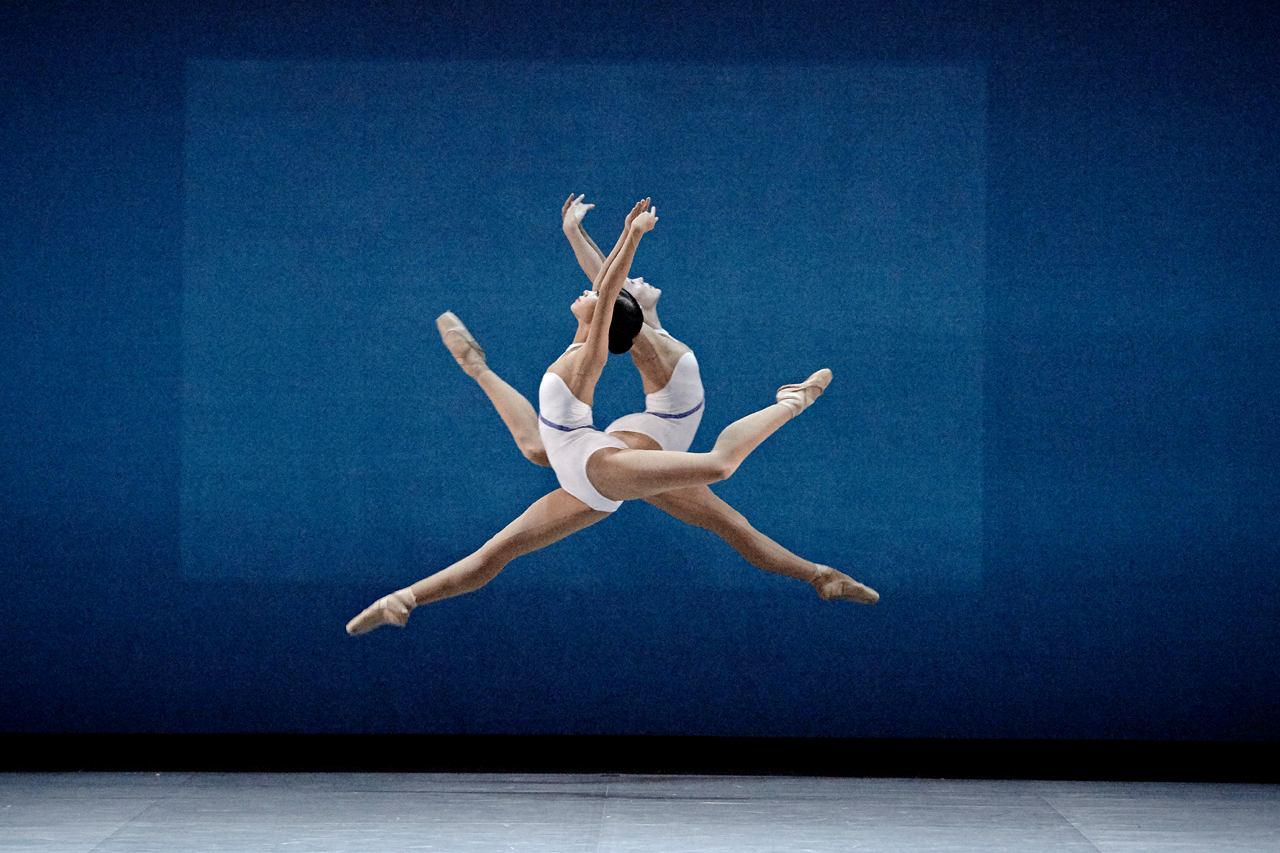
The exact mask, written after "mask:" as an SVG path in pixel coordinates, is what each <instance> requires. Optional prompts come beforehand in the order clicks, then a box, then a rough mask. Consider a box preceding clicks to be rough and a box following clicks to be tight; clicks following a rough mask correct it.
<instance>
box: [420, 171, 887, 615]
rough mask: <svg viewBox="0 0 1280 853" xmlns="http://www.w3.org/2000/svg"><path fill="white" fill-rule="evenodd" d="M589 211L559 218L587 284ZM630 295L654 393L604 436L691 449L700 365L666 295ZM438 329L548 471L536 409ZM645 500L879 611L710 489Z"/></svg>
mask: <svg viewBox="0 0 1280 853" xmlns="http://www.w3.org/2000/svg"><path fill="white" fill-rule="evenodd" d="M591 208H592V205H589V204H583V202H582V196H577V197H576V198H575V197H574V196H573V195H570V196H569V199H568V200H567V201H566V202H565V203H564V205H563V207H562V208H561V211H560V214H561V219H562V220H563V223H564V233H565V236H566V237H567V238H568V240H569V243H570V245H571V246H572V247H573V249H574V254H575V255H576V256H577V258H578V261H579V264H580V265H581V266H582V268H583V272H585V273H586V274H587V277H588V278H594V277H595V276H596V275H597V274H598V273H599V270H600V266H601V265H602V264H603V262H604V255H603V254H602V253H601V252H600V250H599V248H597V247H596V245H595V242H594V241H593V240H592V239H591V237H590V235H588V234H587V232H586V230H585V229H584V228H583V227H582V219H583V216H584V215H585V214H586V212H587V211H588V210H590V209H591ZM626 289H627V290H628V291H629V292H631V293H632V295H633V296H634V297H635V298H636V301H637V303H638V304H639V305H640V307H641V308H642V309H643V313H644V328H643V329H642V330H641V334H640V335H639V336H638V337H637V338H636V339H635V341H634V344H633V346H632V348H631V356H632V360H633V361H634V362H635V365H636V368H637V370H638V371H639V372H640V376H641V378H642V380H643V382H644V388H645V390H646V391H648V392H650V393H648V394H646V395H645V403H646V405H645V411H644V412H643V413H637V414H634V415H625V416H623V417H621V418H619V419H618V420H616V421H614V422H613V423H611V424H610V425H609V426H608V427H607V428H606V429H605V432H606V433H608V434H610V435H613V436H616V437H618V438H621V439H622V440H624V441H626V442H627V444H628V446H630V447H634V448H640V449H645V448H647V449H651V450H652V449H661V450H687V449H689V447H690V445H691V444H692V442H693V438H694V434H695V433H696V432H697V430H698V425H699V423H700V422H701V420H702V414H703V412H704V411H705V409H706V407H705V397H704V394H703V388H702V379H701V377H700V375H699V372H698V363H697V359H696V358H695V357H694V354H693V351H692V350H690V349H689V348H688V347H687V346H685V345H684V344H683V343H681V342H680V341H678V340H676V339H675V338H674V337H673V336H672V335H671V334H670V333H669V332H667V331H666V330H665V329H663V328H662V321H661V320H660V319H659V317H658V310H657V305H658V299H659V298H660V297H661V296H662V291H661V290H659V289H658V288H656V287H654V286H653V285H651V284H649V283H648V282H646V281H645V280H644V279H643V278H629V279H627V284H626ZM436 325H437V326H438V327H439V329H440V337H441V339H442V340H443V341H444V344H445V346H446V347H448V349H449V351H450V352H451V353H452V354H453V356H454V358H455V359H456V360H457V362H458V364H459V366H460V367H462V369H463V371H464V372H465V373H466V374H467V375H468V376H470V377H472V378H473V379H475V380H476V382H477V384H479V385H480V387H481V389H482V390H484V392H485V394H486V395H487V396H488V397H489V399H490V400H491V401H492V403H493V405H494V408H495V409H496V410H497V411H498V413H499V415H500V416H501V417H502V419H503V421H504V423H506V425H507V427H508V428H509V430H510V432H511V434H512V437H513V438H515V440H516V445H517V446H518V447H519V448H520V450H521V452H522V453H524V455H525V456H526V457H527V458H528V459H529V460H530V461H532V462H534V463H535V464H538V465H544V466H545V465H548V464H549V462H548V460H547V458H546V451H545V448H544V447H543V445H542V442H541V439H540V436H539V425H538V421H537V416H536V415H535V414H534V410H533V406H531V405H530V404H529V401H528V400H526V399H525V398H524V396H523V395H521V394H520V392H518V391H516V390H515V389H514V388H512V387H511V386H510V385H508V384H507V383H506V382H504V381H503V380H502V379H501V378H500V377H499V376H498V375H497V374H496V373H494V372H493V371H492V370H491V369H490V368H489V366H488V364H487V363H486V361H485V356H484V351H483V350H482V349H480V346H479V344H477V343H476V341H475V338H473V337H472V336H471V333H470V332H468V331H467V329H466V327H465V326H464V325H463V324H462V321H460V320H459V319H458V318H457V317H455V316H454V315H453V314H452V313H448V312H446V313H445V314H443V315H441V317H440V318H439V319H438V320H437V321H436ZM605 500H607V499H605ZM645 501H646V502H647V503H650V504H652V505H653V506H655V507H658V508H659V509H661V510H663V511H664V512H666V513H668V514H670V515H671V516H673V517H675V518H677V519H679V520H681V521H684V522H685V523H687V524H692V525H694V526H696V527H701V528H703V529H704V530H707V531H709V532H711V533H714V534H715V535H717V536H719V537H720V538H721V539H723V540H724V541H725V542H727V543H728V544H729V545H730V546H731V547H733V549H734V550H736V551H737V552H738V553H739V554H741V555H742V557H743V558H745V559H746V560H747V562H749V563H750V564H751V565H753V566H755V567H756V568H759V569H763V570H764V571H768V572H773V573H775V574H781V575H785V576H787V577H793V578H797V579H799V580H803V581H805V582H806V583H809V584H810V585H812V586H813V587H814V588H815V589H816V590H817V592H818V594H819V595H820V596H821V597H822V598H823V599H824V600H832V599H842V600H846V601H855V602H858V603H861V604H874V603H875V602H876V601H877V600H878V599H879V596H878V595H877V594H876V592H875V590H873V589H871V588H870V587H867V586H864V585H863V584H860V583H858V582H857V581H855V580H853V579H852V578H850V577H849V576H848V575H846V574H844V573H843V572H839V571H837V570H835V569H832V568H830V567H829V566H824V565H821V564H819V563H813V562H810V561H809V560H805V559H804V558H802V557H799V556H797V555H796V554H793V553H792V552H790V551H788V550H787V549H786V548H783V547H782V546H781V545H779V544H778V543H777V542H775V541H773V540H772V539H770V538H769V537H767V536H765V535H764V534H763V533H760V532H759V531H758V530H756V529H755V528H754V527H752V526H751V524H750V523H749V522H748V521H747V519H746V518H745V517H744V516H743V515H742V514H741V513H739V512H738V511H736V510H735V509H734V508H733V507H731V506H729V504H727V503H725V502H724V501H723V500H721V499H720V497H719V496H717V495H716V494H715V493H713V492H712V491H711V489H710V488H709V487H707V486H695V487H691V488H687V489H675V490H672V491H670V492H665V493H663V494H661V495H654V496H652V497H649V498H645Z"/></svg>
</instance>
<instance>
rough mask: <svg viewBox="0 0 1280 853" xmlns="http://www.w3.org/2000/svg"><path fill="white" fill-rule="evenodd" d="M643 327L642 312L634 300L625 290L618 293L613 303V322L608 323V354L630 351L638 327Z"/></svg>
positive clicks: (637, 332) (638, 332)
mask: <svg viewBox="0 0 1280 853" xmlns="http://www.w3.org/2000/svg"><path fill="white" fill-rule="evenodd" d="M643 325H644V311H642V310H640V304H639V303H638V302H636V298H635V297H634V296H632V295H631V294H630V293H627V292H626V291H625V290H620V291H618V298H617V299H615V300H614V302H613V320H612V321H611V322H610V323H609V352H611V353H613V354H615V355H617V354H618V353H623V352H626V351H627V350H629V349H631V344H632V343H634V342H635V339H636V335H638V334H640V327H641V326H643Z"/></svg>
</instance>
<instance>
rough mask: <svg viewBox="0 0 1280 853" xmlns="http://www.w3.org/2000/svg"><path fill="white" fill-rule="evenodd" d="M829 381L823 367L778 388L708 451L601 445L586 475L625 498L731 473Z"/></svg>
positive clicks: (599, 486)
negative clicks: (767, 401)
mask: <svg viewBox="0 0 1280 853" xmlns="http://www.w3.org/2000/svg"><path fill="white" fill-rule="evenodd" d="M830 382H831V371H830V370H827V369H826V368H823V369H822V370H819V371H818V372H817V373H815V374H813V375H812V376H810V377H809V378H808V379H806V380H805V381H804V382H802V383H800V384H798V385H784V386H782V387H781V388H779V389H778V402H777V403H775V404H773V405H772V406H769V407H767V408H764V409H761V410H760V411H758V412H755V413H753V414H750V415H747V416H746V417H745V418H740V419H738V420H736V421H734V422H733V423H731V424H729V426H727V427H725V428H724V431H723V432H721V433H720V436H719V438H717V439H716V443H715V446H714V447H712V448H711V450H710V452H708V453H680V452H677V451H671V450H631V449H627V450H621V449H617V450H615V449H613V448H609V447H606V448H603V449H601V450H597V451H596V452H595V453H594V454H592V456H591V458H590V459H588V460H587V479H589V480H590V481H591V485H593V486H595V488H596V490H597V491H598V492H600V494H602V495H604V496H605V497H606V498H608V499H609V500H614V501H628V500H635V499H638V498H647V497H650V496H651V495H656V494H660V493H661V492H667V491H670V490H672V489H682V488H685V487H688V486H705V485H709V484H711V483H717V482H719V481H720V480H724V479H727V478H728V477H730V476H732V474H733V472H734V471H736V470H737V469H738V466H739V465H741V464H742V461H743V460H744V459H746V458H747V456H748V455H749V454H750V453H751V451H753V450H755V449H756V448H757V447H759V446H760V444H761V443H762V442H763V441H764V440H765V439H766V438H768V437H769V436H771V435H773V434H774V433H775V432H777V431H778V429H779V428H780V427H781V426H782V425H783V424H785V423H786V422H787V421H789V420H791V419H792V418H793V417H795V416H796V415H797V414H799V413H800V412H802V411H804V409H805V408H807V407H808V406H809V405H810V404H811V403H813V401H814V400H816V399H817V398H818V396H819V395H820V394H822V392H823V391H824V390H825V389H826V387H827V385H828V384H830Z"/></svg>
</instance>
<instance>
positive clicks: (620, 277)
mask: <svg viewBox="0 0 1280 853" xmlns="http://www.w3.org/2000/svg"><path fill="white" fill-rule="evenodd" d="M657 221H658V214H657V211H656V210H655V209H651V208H650V207H649V199H647V198H646V199H644V200H643V201H638V202H636V205H635V207H633V208H632V209H631V212H630V213H628V214H627V219H626V224H625V226H624V227H623V229H622V234H621V235H619V237H618V242H617V244H616V245H614V247H613V251H611V252H610V253H609V257H607V258H605V260H604V263H603V264H602V265H601V268H600V273H599V274H598V275H597V276H596V279H595V287H594V289H595V290H596V291H597V292H598V293H599V294H600V295H599V298H598V300H597V302H596V307H595V311H594V313H593V314H592V316H591V325H590V326H589V327H588V328H587V340H586V342H585V345H584V346H583V347H582V348H581V349H579V350H577V351H576V352H574V353H572V354H571V355H570V356H568V357H562V361H561V362H560V363H561V364H563V367H562V368H559V369H557V368H555V367H553V368H552V369H553V370H555V372H556V374H557V375H559V376H560V378H561V379H563V380H564V382H565V385H567V386H568V388H569V390H570V391H572V392H573V395H574V396H575V397H577V398H578V399H579V400H581V401H582V402H584V403H586V404H587V405H591V403H592V398H593V397H594V392H595V387H596V382H597V381H599V379H600V374H601V373H602V372H603V371H604V366H605V363H606V362H607V361H608V360H609V324H610V323H612V322H613V303H614V300H616V299H617V298H618V293H619V292H621V290H622V285H623V284H624V283H625V282H626V280H627V273H628V272H630V271H631V261H632V259H633V258H634V257H635V254H636V246H638V245H639V244H640V238H641V237H642V236H644V235H645V234H647V233H648V232H649V231H652V230H653V226H654V225H655V224H657Z"/></svg>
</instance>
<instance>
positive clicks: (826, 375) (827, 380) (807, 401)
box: [777, 367, 831, 418]
mask: <svg viewBox="0 0 1280 853" xmlns="http://www.w3.org/2000/svg"><path fill="white" fill-rule="evenodd" d="M830 384H831V371H830V370H828V369H827V368H825V367H824V368H822V369H821V370H819V371H818V372H817V373H815V374H813V375H812V376H810V377H809V378H808V379H806V380H805V381H803V382H801V383H800V384H799V385H783V386H782V387H781V388H779V389H778V397H777V399H778V402H779V403H781V404H782V405H784V406H786V407H787V408H788V409H790V410H791V417H793V418H794V417H795V416H796V415H798V414H800V413H801V412H803V411H804V410H805V409H807V408H809V407H810V406H811V405H813V401H814V400H816V399H818V398H819V397H821V396H822V392H823V391H825V390H827V386H828V385H830Z"/></svg>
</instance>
